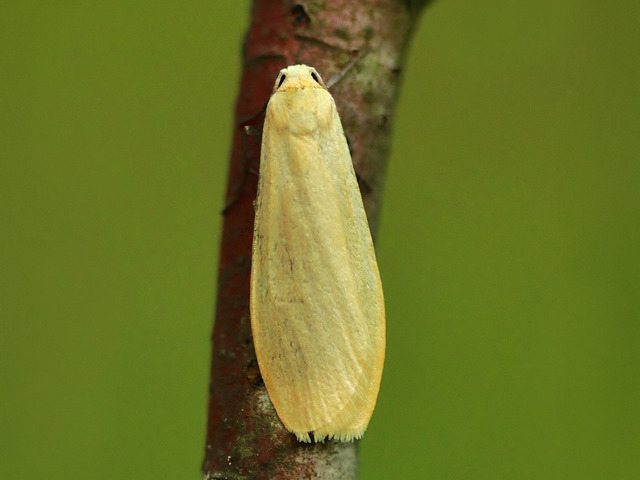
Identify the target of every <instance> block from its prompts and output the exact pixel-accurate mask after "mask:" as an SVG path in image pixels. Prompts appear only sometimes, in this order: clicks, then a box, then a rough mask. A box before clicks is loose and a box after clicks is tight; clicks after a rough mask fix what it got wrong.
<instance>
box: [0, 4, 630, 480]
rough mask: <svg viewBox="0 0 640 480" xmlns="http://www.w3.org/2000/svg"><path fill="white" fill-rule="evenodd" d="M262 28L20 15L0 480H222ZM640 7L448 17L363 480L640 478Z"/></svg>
mask: <svg viewBox="0 0 640 480" xmlns="http://www.w3.org/2000/svg"><path fill="white" fill-rule="evenodd" d="M248 13H249V3H248V2H247V1H242V2H238V1H234V2H217V1H213V0H208V1H187V2H166V1H149V0H147V1H137V2H129V1H124V0H120V1H112V2H80V1H73V2H72V1H61V2H41V1H26V0H20V1H18V0H16V1H0V135H1V137H0V161H1V163H0V233H1V235H0V287H1V289H0V315H1V324H0V328H1V330H0V382H1V383H0V478H2V479H3V480H4V479H7V480H13V479H21V480H23V479H36V478H47V479H49V480H55V479H63V478H64V479H68V478H91V479H113V478H137V479H144V478H148V479H151V478H168V479H169V478H200V474H199V468H200V461H201V459H202V456H203V448H204V435H205V422H206V402H207V388H208V385H207V383H208V370H209V355H210V349H211V346H210V344H209V334H210V331H211V328H212V317H213V309H214V292H215V273H216V268H217V267H216V262H217V249H218V242H219V236H220V218H221V217H220V210H221V208H222V204H223V188H224V181H225V180H224V178H225V175H226V170H227V159H228V153H229V141H230V135H231V129H232V127H231V122H232V108H233V104H234V102H235V98H236V95H237V93H238V92H237V84H238V80H239V66H240V63H239V62H240V45H241V40H242V37H243V34H244V32H245V30H246V28H247V24H248ZM639 25H640V3H638V2H637V1H635V0H634V1H631V0H627V1H622V0H621V1H618V2H610V3H608V2H602V1H595V0H589V1H585V0H583V1H579V0H563V1H557V0H543V1H538V2H513V1H508V0H495V1H488V2H463V1H460V0H457V1H456V0H440V1H439V2H437V3H435V4H434V5H433V6H432V7H431V8H429V9H428V10H427V11H426V14H425V16H424V17H423V18H422V21H421V23H420V28H419V29H418V31H417V32H416V37H415V41H414V43H413V48H412V51H411V55H410V58H409V61H408V64H407V68H406V76H405V82H404V89H403V92H402V96H401V100H400V104H399V107H398V110H397V116H396V123H395V135H394V140H393V151H392V156H391V159H390V166H389V171H388V178H387V183H386V190H385V196H384V205H383V210H382V217H381V222H380V228H379V236H378V245H377V251H378V256H379V262H380V268H381V272H382V276H383V280H384V285H385V293H386V299H387V311H388V350H387V362H386V366H385V374H384V377H383V383H382V390H381V394H380V398H379V402H378V407H377V409H376V411H375V414H374V417H373V420H372V422H371V425H370V428H369V430H368V432H367V434H366V435H365V437H364V439H363V441H362V442H361V478H362V479H364V480H367V479H369V480H373V479H395V478H416V479H444V480H455V479H471V478H472V479H532V480H533V479H536V480H537V479H624V480H628V479H640V412H639V410H640V250H639V249H640V218H639V211H640V188H639V187H640V49H639V45H640V33H638V30H639V27H638V26H639Z"/></svg>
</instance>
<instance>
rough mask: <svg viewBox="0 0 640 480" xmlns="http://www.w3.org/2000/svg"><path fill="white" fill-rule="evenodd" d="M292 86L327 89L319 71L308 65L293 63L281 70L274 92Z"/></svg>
mask: <svg viewBox="0 0 640 480" xmlns="http://www.w3.org/2000/svg"><path fill="white" fill-rule="evenodd" d="M290 88H322V89H324V90H327V86H326V85H325V83H324V82H323V81H322V77H321V76H320V74H319V73H318V71H317V70H316V69H315V68H313V67H308V66H306V65H291V66H290V67H287V68H283V69H282V70H280V73H279V74H278V77H277V78H276V83H275V85H274V86H273V93H275V92H277V91H278V90H288V89H290Z"/></svg>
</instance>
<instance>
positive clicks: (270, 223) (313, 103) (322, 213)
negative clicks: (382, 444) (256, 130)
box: [251, 65, 385, 442]
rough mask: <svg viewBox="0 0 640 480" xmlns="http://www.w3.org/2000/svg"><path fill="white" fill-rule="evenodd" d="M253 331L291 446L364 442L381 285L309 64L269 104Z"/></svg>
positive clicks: (378, 357) (381, 324)
mask: <svg viewBox="0 0 640 480" xmlns="http://www.w3.org/2000/svg"><path fill="white" fill-rule="evenodd" d="M251 328H252V332H253V341H254V344H255V349H256V354H257V358H258V365H259V367H260V372H261V374H262V378H263V379H264V383H265V385H266V387H267V392H268V394H269V397H270V398H271V401H272V402H273V405H274V407H275V409H276V412H277V414H278V416H279V417H280V420H281V421H282V423H283V424H284V426H285V427H286V428H287V429H288V430H289V431H291V432H293V433H295V435H296V437H297V438H298V440H300V441H303V442H310V441H311V440H312V437H311V436H310V434H311V433H312V434H313V440H315V441H323V440H324V439H325V438H336V439H339V440H342V441H350V440H353V439H355V438H360V437H361V436H362V435H363V434H364V431H365V429H366V428H367V424H368V423H369V419H370V418H371V414H372V413H373V408H374V407H375V404H376V398H377V396H378V390H379V388H380V378H381V376H382V365H383V363H384V349H385V314H384V298H383V296H382V285H381V282H380V274H379V272H378V265H377V263H376V257H375V252H374V250H373V241H372V239H371V233H370V232H369V225H368V223H367V217H366V215H365V211H364V206H363V204H362V197H361V196H360V190H359V188H358V182H357V181H356V176H355V172H354V169H353V163H352V161H351V156H350V154H349V148H348V146H347V142H346V139H345V136H344V133H343V131H342V124H341V123H340V117H338V112H337V110H336V105H335V103H334V101H333V98H332V97H331V94H330V93H329V91H328V90H327V87H326V86H325V84H324V82H323V81H322V79H321V78H320V75H319V74H318V72H317V71H316V70H315V69H313V68H311V67H307V66H306V65H294V66H290V67H288V68H285V69H284V70H282V71H280V74H279V75H278V78H277V79H276V83H275V86H274V90H273V94H272V96H271V98H270V100H269V103H268V105H267V111H266V117H265V122H264V130H263V134H262V153H261V159H260V177H259V183H258V197H257V200H256V217H255V229H254V237H253V262H252V266H251Z"/></svg>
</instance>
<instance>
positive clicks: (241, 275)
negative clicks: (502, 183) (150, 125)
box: [203, 0, 427, 480]
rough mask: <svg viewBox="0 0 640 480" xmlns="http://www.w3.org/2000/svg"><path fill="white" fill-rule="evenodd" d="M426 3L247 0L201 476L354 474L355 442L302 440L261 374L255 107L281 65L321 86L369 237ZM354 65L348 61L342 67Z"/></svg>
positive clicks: (259, 117) (259, 109)
mask: <svg viewBox="0 0 640 480" xmlns="http://www.w3.org/2000/svg"><path fill="white" fill-rule="evenodd" d="M425 3H427V2H426V1H425V0H404V1H402V0H368V1H364V0H335V1H331V2H323V1H317V0H316V1H298V2H295V1H290V0H255V1H254V4H253V11H252V21H251V26H250V30H249V32H248V35H247V37H246V39H245V45H244V59H243V60H244V69H243V73H242V80H241V87H240V95H239V97H238V101H237V104H236V123H235V129H234V136H233V152H232V155H231V164H230V168H229V180H228V188H227V208H225V211H224V227H223V236H222V242H221V250H220V267H219V274H218V298H217V302H218V303H217V311H216V321H215V328H214V332H213V355H212V361H211V382H210V398H209V416H208V430H207V443H206V451H205V458H204V462H203V473H204V476H205V478H207V479H213V478H225V479H279V480H284V479H293V478H296V479H300V478H322V479H325V480H328V479H355V478H356V467H357V456H356V448H357V443H356V442H353V443H342V442H338V441H326V442H324V443H318V444H315V443H314V444H304V443H300V442H298V441H297V440H296V438H295V436H294V435H293V434H291V433H289V432H288V431H287V430H285V428H284V427H283V426H282V424H281V422H280V420H279V419H278V417H277V415H276V413H275V410H274V409H273V406H272V405H271V402H270V401H269V397H268V395H267V392H266V390H265V387H264V384H263V383H262V379H261V377H260V372H259V369H258V364H257V361H256V357H255V352H254V349H253V342H252V338H251V326H250V318H249V279H250V271H251V248H252V237H253V220H254V209H253V201H254V199H255V196H256V188H257V175H255V173H252V172H257V171H258V170H259V162H260V139H259V138H258V137H256V136H249V135H247V134H246V133H245V127H252V128H256V129H258V130H261V129H262V124H263V122H264V107H265V105H266V102H267V100H268V99H269V96H270V94H271V89H272V87H273V82H274V81H275V78H276V76H277V74H278V72H279V71H280V69H282V68H285V67H287V66H288V65H292V64H297V63H304V64H307V65H310V66H313V67H315V68H316V69H317V70H318V71H319V72H320V74H321V75H322V76H323V78H324V79H325V81H329V80H330V79H331V78H332V76H333V75H337V74H340V73H344V75H343V76H342V78H341V79H340V81H339V82H337V83H336V84H335V86H334V87H332V89H331V93H332V95H333V97H334V99H335V101H336V105H337V107H338V111H339V113H340V117H341V119H342V124H343V127H344V130H345V134H346V136H347V139H348V140H349V144H350V148H351V151H352V157H353V162H354V166H355V170H356V172H357V174H358V177H359V179H360V180H361V182H360V183H361V191H362V194H363V200H364V204H365V208H366V210H367V215H368V217H369V224H370V226H371V229H372V232H375V229H376V228H375V227H376V219H377V212H378V204H379V201H380V195H381V191H382V184H383V177H384V173H385V164H386V158H387V152H388V150H389V135H390V131H391V125H392V117H393V109H394V106H395V103H396V99H397V94H398V89H399V84H400V77H401V72H402V65H403V62H404V55H405V53H406V47H407V44H408V41H409V39H410V37H411V32H412V31H413V29H414V27H415V23H416V22H417V20H418V15H417V13H418V12H419V11H420V9H421V8H422V7H423V6H424V4H425ZM351 64H353V66H352V68H350V69H349V70H348V71H346V72H345V71H344V70H345V68H346V67H347V66H349V65H351Z"/></svg>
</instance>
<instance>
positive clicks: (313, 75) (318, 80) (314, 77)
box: [311, 72, 320, 85]
mask: <svg viewBox="0 0 640 480" xmlns="http://www.w3.org/2000/svg"><path fill="white" fill-rule="evenodd" d="M311 78H313V79H314V80H315V81H316V83H317V84H318V85H320V79H318V75H316V72H311Z"/></svg>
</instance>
